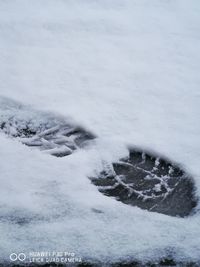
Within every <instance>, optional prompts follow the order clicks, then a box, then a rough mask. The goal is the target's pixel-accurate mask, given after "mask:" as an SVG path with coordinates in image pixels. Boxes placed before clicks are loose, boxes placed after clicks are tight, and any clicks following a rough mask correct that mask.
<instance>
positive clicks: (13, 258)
mask: <svg viewBox="0 0 200 267" xmlns="http://www.w3.org/2000/svg"><path fill="white" fill-rule="evenodd" d="M25 259H26V255H25V254H24V253H19V254H17V253H12V254H10V260H11V261H17V260H18V261H25Z"/></svg>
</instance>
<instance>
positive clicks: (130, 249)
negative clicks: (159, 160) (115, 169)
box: [0, 0, 200, 261]
mask: <svg viewBox="0 0 200 267" xmlns="http://www.w3.org/2000/svg"><path fill="white" fill-rule="evenodd" d="M199 12H200V2H199V1H198V0H191V1H187V0H173V1H170V0H169V1H161V0H151V1H147V0H124V1H121V0H109V1H106V0H105V1H104V0H102V1H100V0H96V1H91V0H85V1H81V0H75V1H70V0H66V1H64V0H48V1H47V0H43V1H39V0H30V1H25V0H15V1H9V0H5V1H0V51H1V52H0V81H1V87H0V94H1V95H2V96H6V97H8V98H13V99H15V100H18V101H20V102H22V103H26V104H29V105H31V106H32V107H34V108H37V109H39V110H45V111H48V110H50V111H53V112H55V113H56V114H60V115H62V116H66V117H71V118H72V120H74V121H76V122H78V123H79V124H81V125H84V126H85V127H87V128H88V129H90V130H91V131H93V132H94V133H95V134H97V136H98V139H97V140H96V143H95V144H94V145H93V146H91V147H89V148H88V149H85V150H84V149H82V150H79V151H77V152H75V153H74V154H72V155H70V156H68V157H65V158H62V159H60V158H59V159H58V158H54V157H51V156H50V155H44V154H42V153H40V152H39V151H36V150H34V151H33V150H31V149H30V148H28V147H26V146H23V145H21V144H20V143H18V142H17V141H14V140H10V139H8V138H7V137H5V136H4V135H2V134H1V135H0V159H1V160H0V171H1V173H0V179H1V186H0V258H1V260H6V259H8V257H9V254H10V253H12V252H13V251H15V252H17V251H19V252H21V251H22V250H23V252H30V251H42V250H47V251H50V250H58V251H62V250H63V251H65V250H67V249H68V250H71V251H74V252H76V253H77V254H79V255H80V256H82V257H83V258H93V259H98V260H102V261H106V260H108V261H109V260H110V261H115V260H119V259H122V258H123V259H128V258H130V257H133V258H136V259H141V260H142V261H145V260H148V259H158V258H160V257H162V256H165V255H167V254H171V253H172V254H173V253H175V257H176V258H177V259H178V260H185V261H189V260H194V261H195V260H196V261H198V260H199V261H200V252H199V247H200V230H199V221H200V213H199V207H197V211H196V214H194V215H193V216H191V217H189V218H186V219H180V218H172V217H169V216H165V215H161V214H156V213H150V212H147V211H144V210H141V209H139V208H137V207H129V206H126V205H124V204H122V203H120V202H117V201H116V200H114V199H111V198H108V197H105V196H103V195H102V194H101V193H99V192H98V190H97V188H95V186H93V185H92V184H91V183H90V181H89V179H88V178H87V176H90V175H92V174H93V173H94V172H95V170H98V169H101V167H102V162H103V161H108V162H112V161H114V160H117V159H119V158H120V157H122V156H124V155H126V154H127V148H126V147H127V145H136V146H139V147H144V148H147V149H149V150H152V151H157V152H158V153H161V154H163V155H165V156H167V157H169V158H170V159H172V160H175V161H177V162H178V163H181V164H182V165H183V167H184V168H185V169H186V170H187V171H188V172H189V173H191V175H193V177H194V179H195V182H196V186H197V195H198V196H199V195H200V168H199V162H200V142H199V135H200V123H199V121H200V91H199V84H200V76H199V69H200V17H199ZM95 210H99V211H101V212H95ZM16 218H17V219H16ZM16 220H17V221H16Z"/></svg>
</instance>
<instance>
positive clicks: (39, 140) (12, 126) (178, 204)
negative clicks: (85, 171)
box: [0, 98, 197, 217]
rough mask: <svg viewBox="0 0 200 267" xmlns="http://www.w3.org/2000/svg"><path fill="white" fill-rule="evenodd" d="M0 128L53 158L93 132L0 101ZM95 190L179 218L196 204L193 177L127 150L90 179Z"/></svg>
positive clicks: (68, 151) (84, 141)
mask: <svg viewBox="0 0 200 267" xmlns="http://www.w3.org/2000/svg"><path fill="white" fill-rule="evenodd" d="M0 128H1V131H2V132H3V133H5V134H7V135H8V136H10V137H12V138H14V137H15V138H17V139H18V140H19V141H20V142H22V143H23V144H25V145H27V146H29V147H32V148H38V149H40V150H41V151H43V152H45V153H49V154H51V155H53V156H56V157H64V156H68V155H70V154H71V153H73V151H75V150H76V149H79V148H80V147H84V146H85V145H86V144H87V143H88V142H89V141H90V140H92V139H94V138H95V135H94V134H92V133H90V132H89V131H87V130H85V129H84V128H82V127H80V126H77V125H75V124H74V123H73V122H71V121H70V120H66V119H65V118H61V117H58V116H56V115H54V114H51V113H45V112H40V111H35V110H32V109H30V108H29V107H26V106H24V105H21V104H19V103H16V102H13V101H11V100H9V99H5V98H1V99H0ZM91 181H92V183H93V184H94V185H96V186H98V189H99V191H100V192H102V193H103V194H105V195H107V196H111V197H115V198H116V199H117V200H119V201H122V202H123V203H125V204H129V205H132V206H138V207H140V208H142V209H147V210H149V211H154V212H159V213H163V214H167V215H171V216H180V217H184V216H187V215H189V214H190V213H191V211H192V209H193V208H194V207H195V206H196V204H197V200H196V198H195V196H194V191H195V186H194V181H193V179H192V178H191V177H190V176H189V175H188V174H187V173H185V172H184V171H183V170H182V169H181V168H180V167H179V166H177V165H176V164H174V163H172V162H170V161H169V160H167V159H164V158H160V157H159V156H156V155H151V154H149V153H145V152H143V151H142V150H137V149H130V153H129V157H127V158H125V159H121V160H119V161H118V162H115V163H113V164H112V165H111V166H109V167H108V166H106V167H105V169H104V171H103V172H101V173H100V174H99V175H97V177H93V178H91Z"/></svg>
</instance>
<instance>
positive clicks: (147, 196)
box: [91, 149, 197, 217]
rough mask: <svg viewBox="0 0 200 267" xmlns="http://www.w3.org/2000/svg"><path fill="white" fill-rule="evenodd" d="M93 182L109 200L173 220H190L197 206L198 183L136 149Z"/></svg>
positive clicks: (174, 166)
mask: <svg viewBox="0 0 200 267" xmlns="http://www.w3.org/2000/svg"><path fill="white" fill-rule="evenodd" d="M91 181H92V183H93V184H95V185H96V186H98V189H99V191H100V192H102V193H103V194H104V195H106V196H110V197H115V198H116V199H117V200H119V201H121V202H123V203H125V204H129V205H132V206H138V207H140V208H142V209H147V210H149V211H154V212H159V213H163V214H167V215H171V216H180V217H184V216H187V215H189V214H190V213H191V212H192V210H193V208H194V207H195V206H196V204H197V200H196V199H195V186H194V181H193V179H192V178H191V177H190V176H189V175H188V174H186V173H185V172H184V171H183V170H182V169H181V168H180V167H179V166H177V165H176V164H174V163H171V162H169V161H168V160H166V159H163V158H160V157H158V156H156V155H151V154H149V153H145V152H143V151H138V150H134V149H130V153H129V157H127V158H125V159H121V160H120V161H119V162H115V163H113V164H112V166H110V167H107V166H106V168H105V170H104V171H102V172H101V173H100V174H99V176H98V177H95V178H91Z"/></svg>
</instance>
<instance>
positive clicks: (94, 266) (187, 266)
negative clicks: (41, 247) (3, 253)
mask: <svg viewBox="0 0 200 267" xmlns="http://www.w3.org/2000/svg"><path fill="white" fill-rule="evenodd" d="M164 266H166V267H174V266H176V267H199V266H200V263H194V262H188V263H183V262H175V261H174V260H173V259H163V260H160V261H159V262H156V263H152V262H149V263H141V262H136V261H132V262H129V263H120V262H119V263H87V262H83V263H79V264H70V263H69V264H57V263H51V264H49V263H48V264H12V265H11V264H5V265H4V264H0V267H164Z"/></svg>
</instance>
